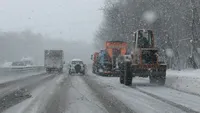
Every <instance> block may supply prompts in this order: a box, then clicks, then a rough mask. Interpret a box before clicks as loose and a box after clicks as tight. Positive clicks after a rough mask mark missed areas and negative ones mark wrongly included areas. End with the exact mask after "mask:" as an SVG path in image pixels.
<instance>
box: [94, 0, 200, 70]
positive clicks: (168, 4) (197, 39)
mask: <svg viewBox="0 0 200 113" xmlns="http://www.w3.org/2000/svg"><path fill="white" fill-rule="evenodd" d="M102 11H103V12H104V19H103V22H102V23H101V25H100V26H99V29H98V30H97V32H96V37H95V45H96V47H97V48H102V47H103V45H104V43H105V41H109V40H120V41H126V42H129V43H128V44H129V46H131V43H130V42H131V41H130V40H131V37H132V34H133V32H134V31H136V30H138V29H152V30H153V31H154V36H155V39H156V47H157V48H158V49H159V55H160V57H161V58H162V59H164V60H165V62H167V64H168V68H172V69H183V68H199V66H200V55H199V51H200V50H199V48H200V17H199V16H200V15H199V14H200V1H198V0H105V3H104V7H103V8H102ZM146 18H147V19H146ZM167 50H172V51H171V52H172V53H173V55H172V56H168V55H167V54H166V53H167Z"/></svg>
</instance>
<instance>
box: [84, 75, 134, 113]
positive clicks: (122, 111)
mask: <svg viewBox="0 0 200 113" xmlns="http://www.w3.org/2000/svg"><path fill="white" fill-rule="evenodd" d="M88 77H91V76H87V77H84V78H83V80H85V82H86V83H87V84H88V86H89V87H90V88H91V89H92V91H94V92H95V93H96V96H97V97H98V98H99V100H100V101H101V103H102V104H103V105H104V107H105V108H106V109H107V111H108V112H109V113H136V112H135V111H133V110H131V109H130V108H129V107H127V106H126V105H125V104H124V103H123V102H121V101H120V100H118V99H117V98H116V97H115V96H113V95H112V94H111V93H109V92H108V91H106V90H104V87H102V86H100V85H99V84H98V83H96V82H95V81H93V80H91V79H90V78H88Z"/></svg>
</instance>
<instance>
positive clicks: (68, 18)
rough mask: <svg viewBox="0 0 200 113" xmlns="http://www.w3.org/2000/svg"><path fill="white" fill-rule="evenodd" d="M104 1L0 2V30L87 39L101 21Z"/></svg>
mask: <svg viewBox="0 0 200 113" xmlns="http://www.w3.org/2000/svg"><path fill="white" fill-rule="evenodd" d="M103 2H104V0H0V14H1V17H0V25H1V26H0V30H3V31H21V30H24V29H31V30H33V31H35V32H40V33H42V34H48V35H49V36H51V37H56V38H64V39H66V40H86V39H87V40H88V41H89V42H91V39H92V38H93V36H94V33H95V31H96V30H97V28H98V25H99V24H100V23H101V20H102V11H101V10H99V9H100V8H101V7H102V6H103Z"/></svg>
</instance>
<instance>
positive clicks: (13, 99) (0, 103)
mask: <svg viewBox="0 0 200 113" xmlns="http://www.w3.org/2000/svg"><path fill="white" fill-rule="evenodd" d="M54 77H55V75H49V76H45V77H41V76H40V77H39V78H38V79H36V80H34V81H31V82H30V84H24V85H20V87H19V88H16V87H17V86H16V85H17V84H16V85H15V88H14V90H13V91H11V92H9V93H7V94H6V95H4V96H2V97H1V98H0V112H3V111H5V110H6V109H8V108H10V107H12V106H14V105H16V104H18V103H20V102H22V101H24V100H26V99H28V98H31V94H30V92H31V91H32V90H34V89H35V88H36V87H38V86H39V85H41V84H43V83H44V82H46V81H49V80H51V79H53V78H54ZM28 80H29V79H28ZM20 84H21V83H20Z"/></svg>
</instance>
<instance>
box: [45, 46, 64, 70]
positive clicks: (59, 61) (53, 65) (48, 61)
mask: <svg viewBox="0 0 200 113" xmlns="http://www.w3.org/2000/svg"><path fill="white" fill-rule="evenodd" d="M63 65H64V53H63V50H45V51H44V66H45V68H46V72H48V73H49V72H51V71H58V72H63Z"/></svg>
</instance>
